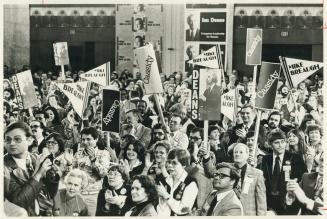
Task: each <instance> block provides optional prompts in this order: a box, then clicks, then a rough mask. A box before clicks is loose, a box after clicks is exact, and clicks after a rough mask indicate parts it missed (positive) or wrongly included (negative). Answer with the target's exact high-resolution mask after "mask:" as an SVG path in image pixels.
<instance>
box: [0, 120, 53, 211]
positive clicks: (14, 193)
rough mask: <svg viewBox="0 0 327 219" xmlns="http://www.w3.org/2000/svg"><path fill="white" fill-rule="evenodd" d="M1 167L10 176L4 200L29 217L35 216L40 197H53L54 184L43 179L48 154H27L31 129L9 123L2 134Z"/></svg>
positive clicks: (48, 162) (50, 163)
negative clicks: (2, 166) (3, 154)
mask: <svg viewBox="0 0 327 219" xmlns="http://www.w3.org/2000/svg"><path fill="white" fill-rule="evenodd" d="M4 135H5V148H6V150H7V152H8V153H7V154H6V155H5V156H4V165H5V167H6V168H7V169H8V171H9V173H10V177H9V178H10V179H7V181H9V184H8V186H7V187H6V189H5V191H4V192H5V195H6V197H5V198H7V199H8V201H10V202H12V203H13V204H16V205H18V206H20V207H22V208H24V209H25V210H26V211H27V212H28V215H29V216H37V215H39V214H40V213H41V212H40V210H45V209H40V207H41V206H40V203H39V202H40V201H41V199H40V194H41V192H42V193H43V194H44V195H49V196H50V197H51V198H53V197H54V196H55V195H56V193H57V189H58V185H59V184H58V183H54V184H51V183H50V182H49V181H46V180H45V176H46V173H47V171H48V170H50V168H51V166H52V162H51V161H50V160H49V159H48V158H47V157H48V155H49V153H46V152H44V153H43V154H42V155H41V156H40V157H39V156H38V155H37V154H30V153H29V152H28V147H29V145H31V144H32V142H33V138H32V131H31V128H30V127H29V126H28V125H27V124H26V123H24V122H15V123H12V124H10V125H9V126H8V127H7V129H6V131H5V133H4Z"/></svg>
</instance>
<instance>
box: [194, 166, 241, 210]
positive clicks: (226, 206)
mask: <svg viewBox="0 0 327 219" xmlns="http://www.w3.org/2000/svg"><path fill="white" fill-rule="evenodd" d="M216 168H217V170H216V173H215V174H214V179H213V182H212V184H213V188H214V191H213V192H212V193H210V194H209V196H208V198H207V199H206V201H205V203H204V205H203V206H202V209H201V211H200V215H201V216H242V215H243V207H242V204H241V202H240V200H239V199H238V198H237V195H236V194H235V192H234V190H233V189H234V188H235V186H236V185H237V183H238V181H239V179H240V176H239V174H238V173H237V169H236V168H235V167H234V166H233V165H232V164H230V163H225V162H222V163H220V164H218V165H217V167H216Z"/></svg>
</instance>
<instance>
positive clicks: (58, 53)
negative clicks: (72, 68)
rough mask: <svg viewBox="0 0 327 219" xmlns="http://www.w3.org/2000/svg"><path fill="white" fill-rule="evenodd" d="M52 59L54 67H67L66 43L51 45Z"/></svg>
mask: <svg viewBox="0 0 327 219" xmlns="http://www.w3.org/2000/svg"><path fill="white" fill-rule="evenodd" d="M53 51H54V58H55V63H56V65H68V64H69V56H68V45H67V42H58V43H54V44H53Z"/></svg>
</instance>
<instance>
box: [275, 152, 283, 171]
mask: <svg viewBox="0 0 327 219" xmlns="http://www.w3.org/2000/svg"><path fill="white" fill-rule="evenodd" d="M284 154H285V152H284V153H283V154H281V155H278V157H279V160H280V161H279V166H280V170H281V169H282V164H283V160H284ZM276 157H277V154H273V166H272V171H273V172H274V168H275V160H276Z"/></svg>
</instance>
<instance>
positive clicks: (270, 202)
mask: <svg viewBox="0 0 327 219" xmlns="http://www.w3.org/2000/svg"><path fill="white" fill-rule="evenodd" d="M268 144H269V145H270V146H271V147H272V150H273V153H272V154H268V155H265V156H264V157H263V158H262V163H261V165H260V169H261V170H262V171H263V176H264V178H265V184H266V196H267V207H268V210H272V211H274V213H276V214H278V215H285V214H288V212H287V211H286V209H285V206H286V204H285V195H286V184H287V181H286V180H287V178H286V177H285V170H283V169H284V166H285V164H287V163H288V164H289V165H290V170H289V176H290V179H301V178H302V175H303V173H304V172H306V171H307V168H306V166H305V164H304V161H303V158H302V157H301V156H300V155H297V154H292V153H290V152H288V151H285V148H286V137H285V134H284V133H283V132H282V131H280V130H278V131H275V132H271V133H270V134H269V135H268Z"/></svg>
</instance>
